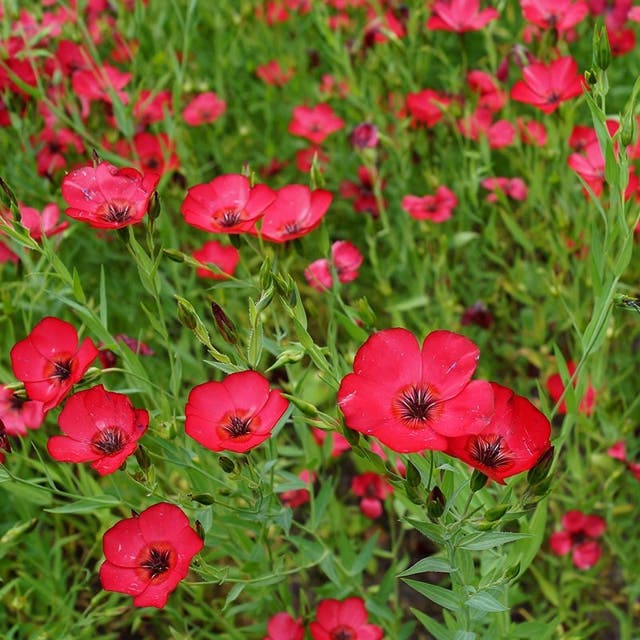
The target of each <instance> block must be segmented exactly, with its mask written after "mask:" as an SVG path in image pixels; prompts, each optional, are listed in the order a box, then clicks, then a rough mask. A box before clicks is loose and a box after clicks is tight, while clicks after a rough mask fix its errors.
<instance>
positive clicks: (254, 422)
mask: <svg viewBox="0 0 640 640" xmlns="http://www.w3.org/2000/svg"><path fill="white" fill-rule="evenodd" d="M288 406H289V403H288V402H287V401H286V400H285V399H284V398H283V397H282V395H281V393H280V391H279V390H277V389H269V382H268V380H267V379H266V378H265V377H264V376H262V375H260V374H259V373H257V372H256V371H240V372H239V373H232V374H230V375H228V376H227V377H226V378H225V379H224V380H223V381H222V382H205V383H204V384H201V385H198V386H197V387H194V388H193V389H192V390H191V393H189V398H188V400H187V407H186V410H185V414H186V418H187V420H186V425H185V430H186V432H187V435H188V436H190V437H191V438H193V439H194V440H197V441H198V442H199V443H200V444H201V445H202V446H203V447H206V448H207V449H211V450H212V451H235V452H239V453H243V452H245V451H248V450H249V449H253V447H256V446H257V445H259V444H260V443H261V442H264V441H265V440H266V439H267V438H268V437H269V436H270V435H271V430H272V429H273V427H274V426H275V425H276V423H277V422H278V420H280V418H282V416H283V414H284V412H285V411H286V410H287V407H288Z"/></svg>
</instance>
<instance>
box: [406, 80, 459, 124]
mask: <svg viewBox="0 0 640 640" xmlns="http://www.w3.org/2000/svg"><path fill="white" fill-rule="evenodd" d="M451 101H452V100H451V98H450V97H448V96H445V95H444V94H442V93H440V92H438V91H434V90H433V89H423V90H422V91H419V92H418V93H409V94H407V100H406V103H407V111H408V112H409V113H410V114H411V116H412V117H413V121H414V123H421V124H426V125H427V127H433V126H434V125H435V124H437V123H438V122H440V120H441V119H442V116H443V115H444V113H445V111H446V110H447V107H448V106H449V105H450V104H451Z"/></svg>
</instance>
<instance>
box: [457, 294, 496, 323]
mask: <svg viewBox="0 0 640 640" xmlns="http://www.w3.org/2000/svg"><path fill="white" fill-rule="evenodd" d="M460 324H461V325H462V326H463V327H466V326H467V325H470V324H475V325H476V326H478V327H481V328H482V329H488V328H489V327H490V326H491V325H492V324H493V316H492V315H491V311H489V309H488V308H487V305H486V304H485V303H484V302H482V301H480V300H479V301H478V302H474V303H473V304H472V305H471V306H470V307H467V308H466V309H465V310H464V313H463V314H462V317H461V318H460Z"/></svg>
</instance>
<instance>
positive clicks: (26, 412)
mask: <svg viewBox="0 0 640 640" xmlns="http://www.w3.org/2000/svg"><path fill="white" fill-rule="evenodd" d="M0 420H1V421H2V422H3V423H4V426H5V429H6V432H7V434H8V435H10V436H26V435H27V429H37V428H38V427H40V426H41V425H42V422H43V420H44V409H43V403H42V402H40V401H38V400H29V399H28V398H24V397H22V396H19V395H16V393H15V392H14V391H13V390H12V389H9V388H7V387H4V386H2V385H0Z"/></svg>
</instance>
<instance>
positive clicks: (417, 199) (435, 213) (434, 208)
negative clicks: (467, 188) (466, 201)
mask: <svg viewBox="0 0 640 640" xmlns="http://www.w3.org/2000/svg"><path fill="white" fill-rule="evenodd" d="M457 204H458V198H456V194H455V193H453V191H451V189H448V188H447V187H445V186H440V187H438V188H437V189H436V193H435V195H427V196H412V195H409V196H405V197H404V198H402V208H403V209H404V210H405V211H406V212H407V213H408V214H409V215H410V216H411V217H412V218H415V219H416V220H430V221H431V222H444V221H445V220H448V219H449V218H450V217H451V216H452V215H453V210H454V209H455V207H456V206H457Z"/></svg>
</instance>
